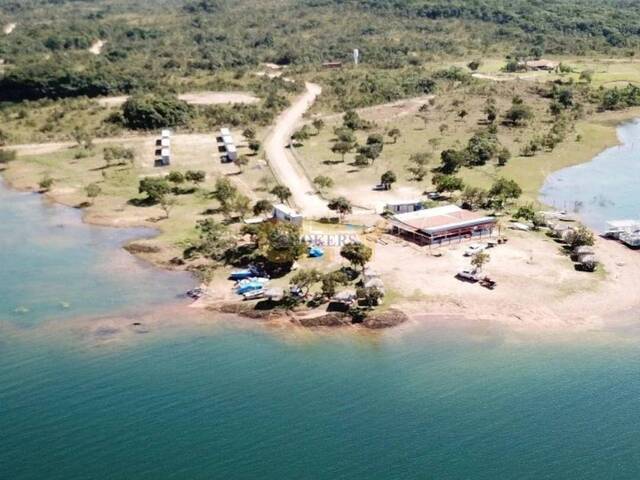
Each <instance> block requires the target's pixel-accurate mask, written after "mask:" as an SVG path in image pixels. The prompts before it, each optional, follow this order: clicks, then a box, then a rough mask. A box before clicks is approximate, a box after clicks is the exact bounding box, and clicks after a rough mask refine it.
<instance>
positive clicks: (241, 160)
mask: <svg viewBox="0 0 640 480" xmlns="http://www.w3.org/2000/svg"><path fill="white" fill-rule="evenodd" d="M233 163H234V165H235V166H236V167H238V171H239V172H240V173H242V171H243V169H244V167H246V166H247V165H249V157H247V156H246V155H238V156H237V157H236V159H235V160H234V161H233Z"/></svg>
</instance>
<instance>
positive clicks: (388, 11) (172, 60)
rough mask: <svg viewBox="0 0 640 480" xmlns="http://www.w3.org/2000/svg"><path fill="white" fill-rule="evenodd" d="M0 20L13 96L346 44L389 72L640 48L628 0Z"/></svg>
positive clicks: (123, 7)
mask: <svg viewBox="0 0 640 480" xmlns="http://www.w3.org/2000/svg"><path fill="white" fill-rule="evenodd" d="M0 22H2V23H5V24H8V23H9V22H15V23H17V24H18V28H16V30H15V31H14V32H13V33H11V35H2V36H0V58H2V59H4V60H5V62H6V64H7V67H6V68H5V75H7V76H9V78H6V79H5V81H4V82H5V83H3V80H1V79H0V90H1V89H2V87H3V86H4V87H5V89H8V90H6V91H7V92H8V91H10V92H13V93H11V97H12V98H14V97H15V98H21V97H24V98H40V97H42V96H69V95H71V96H72V95H74V92H77V94H87V93H89V94H93V93H95V92H98V93H100V94H109V93H121V92H127V91H129V90H131V89H135V88H138V87H139V86H141V85H142V86H145V85H151V84H156V83H158V82H165V81H166V80H167V79H172V81H175V79H176V78H180V77H192V76H193V75H195V74H197V73H198V72H201V73H211V72H220V71H222V70H226V69H229V70H236V71H237V70H241V69H245V68H247V67H254V66H255V65H257V64H259V63H260V62H273V63H278V64H283V65H301V66H317V65H319V64H320V63H322V62H325V61H328V60H347V59H349V58H350V55H351V51H352V49H353V48H358V49H359V50H360V52H361V59H362V61H363V62H364V63H366V64H367V65H373V66H376V67H381V68H386V69H389V68H399V67H406V66H410V65H420V64H422V63H423V62H424V61H427V60H434V59H435V60H437V59H441V58H443V59H452V58H455V59H461V58H469V57H471V56H478V57H481V56H494V57H495V56H506V55H512V56H534V57H535V56H541V55H545V54H547V55H549V54H553V55H558V54H572V55H581V54H589V53H601V54H606V55H612V56H616V55H617V56H622V55H633V54H634V53H635V51H636V50H637V49H638V47H639V46H640V4H639V3H638V2H636V1H631V0H627V1H622V0H533V1H532V0H464V1H463V0H183V1H181V0H146V1H144V2H131V1H127V0H20V1H17V0H0ZM97 40H105V41H106V44H105V47H104V48H103V49H102V51H101V53H100V55H92V54H91V53H90V52H89V48H90V46H91V45H92V44H93V42H95V41H97ZM50 67H53V68H50ZM47 71H48V73H47ZM34 72H42V74H43V75H45V77H46V78H33V75H34ZM27 76H30V77H31V78H30V81H31V83H32V84H33V85H31V87H28V88H26V89H22V87H21V85H22V83H21V82H22V80H23V79H24V78H25V77H27ZM75 77H80V78H79V79H78V78H75ZM7 82H8V83H7ZM59 86H60V88H58V87H59ZM7 95H8V94H7Z"/></svg>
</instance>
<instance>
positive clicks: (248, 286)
mask: <svg viewBox="0 0 640 480" xmlns="http://www.w3.org/2000/svg"><path fill="white" fill-rule="evenodd" d="M263 288H264V284H263V283H260V282H249V283H245V284H244V285H241V286H239V287H238V288H237V289H236V293H237V294H238V295H243V294H245V293H249V292H255V291H256V290H262V289H263Z"/></svg>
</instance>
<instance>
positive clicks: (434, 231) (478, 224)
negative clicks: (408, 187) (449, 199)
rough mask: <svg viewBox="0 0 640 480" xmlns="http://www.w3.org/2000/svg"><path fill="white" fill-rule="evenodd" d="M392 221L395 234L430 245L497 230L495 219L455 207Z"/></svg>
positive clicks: (410, 214)
mask: <svg viewBox="0 0 640 480" xmlns="http://www.w3.org/2000/svg"><path fill="white" fill-rule="evenodd" d="M389 222H390V224H391V231H392V233H394V234H396V235H401V236H403V237H409V238H411V239H412V240H414V241H415V242H418V243H421V244H428V245H437V244H440V243H442V242H446V241H451V240H457V239H463V238H472V237H480V236H484V235H491V234H492V233H493V230H494V228H495V227H496V219H495V218H494V217H487V216H485V215H482V214H479V213H476V212H471V211H469V210H463V209H461V208H459V207H457V206H455V205H445V206H442V207H436V208H428V209H425V210H418V211H415V212H410V213H401V214H398V215H394V216H393V217H391V218H390V219H389Z"/></svg>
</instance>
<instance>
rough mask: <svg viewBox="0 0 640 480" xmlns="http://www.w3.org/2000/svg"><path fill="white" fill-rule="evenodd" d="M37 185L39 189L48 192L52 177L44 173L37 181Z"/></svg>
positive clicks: (51, 184)
mask: <svg viewBox="0 0 640 480" xmlns="http://www.w3.org/2000/svg"><path fill="white" fill-rule="evenodd" d="M38 186H39V187H40V191H42V192H48V191H49V190H50V189H51V187H52V186H53V178H51V177H50V176H49V175H45V176H44V177H42V179H41V180H40V182H38Z"/></svg>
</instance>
